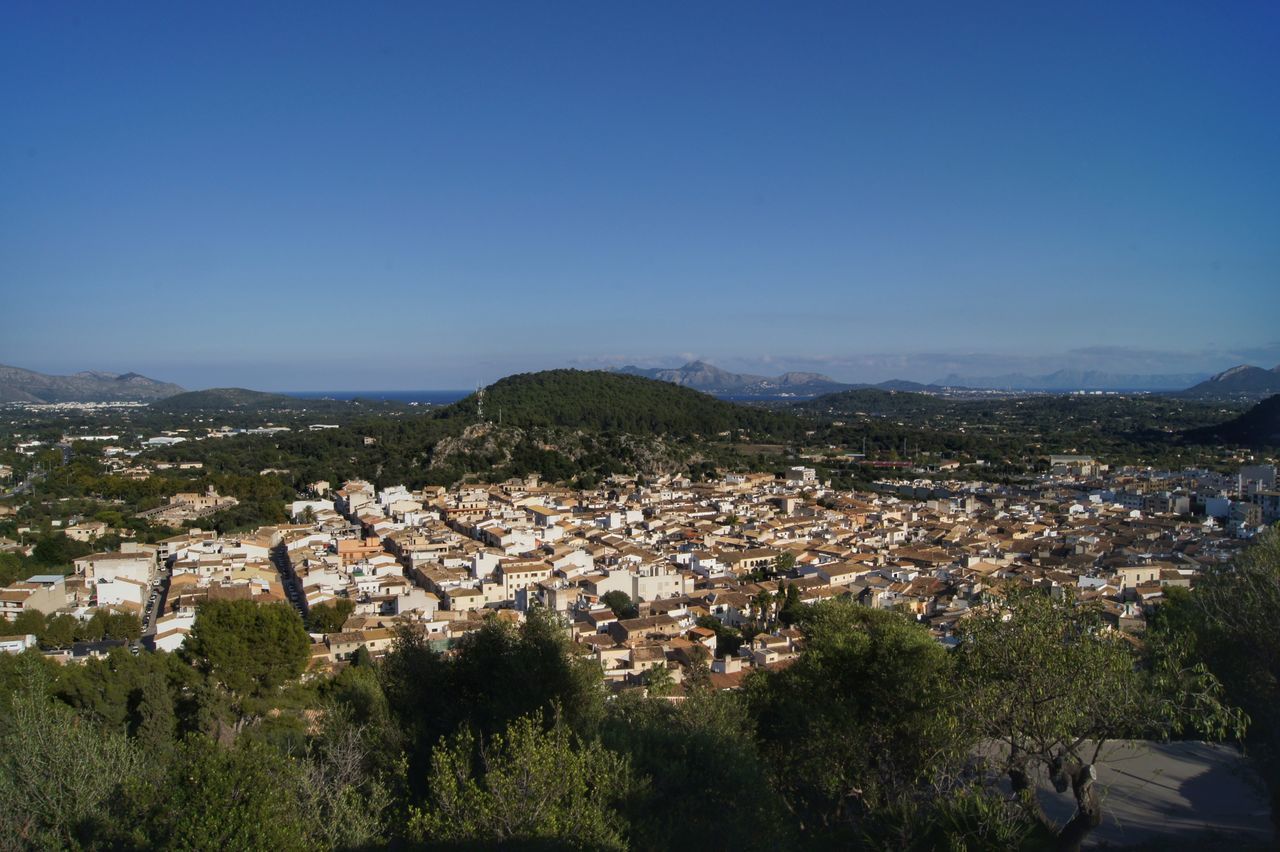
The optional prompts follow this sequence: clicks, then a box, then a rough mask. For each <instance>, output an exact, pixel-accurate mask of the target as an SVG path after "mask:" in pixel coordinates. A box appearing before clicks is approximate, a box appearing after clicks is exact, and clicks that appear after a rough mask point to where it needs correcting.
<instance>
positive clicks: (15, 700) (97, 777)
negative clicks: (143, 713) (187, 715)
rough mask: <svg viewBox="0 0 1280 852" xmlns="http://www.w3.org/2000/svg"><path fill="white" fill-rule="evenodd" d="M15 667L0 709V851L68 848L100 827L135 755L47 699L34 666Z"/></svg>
mask: <svg viewBox="0 0 1280 852" xmlns="http://www.w3.org/2000/svg"><path fill="white" fill-rule="evenodd" d="M23 667H24V671H23V672H22V676H23V685H22V686H21V687H20V688H19V690H18V691H17V692H15V693H14V694H13V695H12V697H11V698H10V699H8V700H6V701H5V702H4V704H3V708H2V709H0V850H7V849H43V848H49V849H60V848H76V847H79V846H80V845H81V844H83V843H85V842H87V841H89V840H91V839H92V838H94V837H95V836H97V835H98V834H100V833H101V832H103V831H104V830H105V827H106V825H107V805H108V803H109V802H110V800H111V799H112V797H113V796H115V795H116V793H117V792H118V791H119V789H120V786H121V784H122V783H125V782H127V781H128V780H129V779H131V778H133V777H135V776H137V775H138V774H139V773H140V772H141V769H142V766H143V762H142V757H141V755H140V754H139V753H138V751H137V750H136V749H135V748H134V747H133V745H132V744H131V743H130V742H129V741H128V740H126V739H125V737H124V736H123V735H121V734H118V733H113V732H109V731H103V730H101V729H98V728H96V727H94V726H92V725H88V724H86V723H85V722H84V721H83V720H82V719H79V718H77V717H76V714H75V713H74V712H73V711H72V710H71V709H70V708H69V707H67V706H66V705H65V704H62V703H61V702H58V701H55V700H53V699H51V698H50V697H49V694H48V672H47V671H45V670H44V669H43V667H42V666H41V665H40V664H39V661H37V660H27V661H23Z"/></svg>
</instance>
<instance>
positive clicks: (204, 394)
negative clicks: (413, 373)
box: [151, 388, 405, 415]
mask: <svg viewBox="0 0 1280 852" xmlns="http://www.w3.org/2000/svg"><path fill="white" fill-rule="evenodd" d="M404 408H405V406H404V405H403V404H401V403H397V402H383V401H380V400H359V399H355V400H342V399H301V398H299V397H293V396H286V395H285V394H281V393H266V392H264V391H255V390H248V389H247V388H209V389H208V390H201V391H188V392H187V393H180V394H178V395H176V396H171V397H169V398H168V399H163V400H160V401H159V402H154V403H152V404H151V410H152V411H157V412H161V413H167V414H190V413H193V412H197V411H198V412H228V411H235V412H253V413H267V412H277V411H279V412H310V413H312V414H347V415H355V414H362V413H368V412H369V411H370V410H373V411H388V410H393V409H404Z"/></svg>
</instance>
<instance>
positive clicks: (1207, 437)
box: [1186, 394, 1280, 447]
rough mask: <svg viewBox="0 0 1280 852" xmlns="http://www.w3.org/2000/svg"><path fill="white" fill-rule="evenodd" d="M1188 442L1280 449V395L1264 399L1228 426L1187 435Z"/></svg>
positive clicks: (1209, 427)
mask: <svg viewBox="0 0 1280 852" xmlns="http://www.w3.org/2000/svg"><path fill="white" fill-rule="evenodd" d="M1186 439H1187V440H1188V441H1189V442H1191V443H1193V444H1216V443H1226V444H1238V445H1240V446H1245V447H1280V394H1276V395H1275V396H1272V397H1268V398H1267V399H1264V400H1263V401H1262V402H1260V403H1258V404H1257V405H1255V406H1254V407H1253V408H1250V409H1249V410H1248V411H1246V412H1245V413H1244V414H1241V415H1240V416H1239V417H1236V418H1235V419H1233V420H1228V421H1227V422H1226V423H1219V424H1218V425H1216V426H1206V427H1204V428H1201V429H1192V430H1190V431H1188V432H1187V433H1186Z"/></svg>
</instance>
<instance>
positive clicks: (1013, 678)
mask: <svg viewBox="0 0 1280 852" xmlns="http://www.w3.org/2000/svg"><path fill="white" fill-rule="evenodd" d="M957 668H958V675H959V682H960V684H962V687H963V690H964V695H965V700H966V702H967V704H968V706H969V709H970V712H971V714H972V717H973V718H974V719H975V720H977V723H978V725H979V728H980V731H981V733H982V734H984V735H985V737H986V738H987V739H988V740H989V741H990V742H991V744H992V746H993V751H995V752H996V753H997V754H998V755H999V757H998V761H999V764H1000V768H1001V769H1002V771H1003V772H1004V773H1005V774H1006V775H1007V776H1008V778H1009V782H1010V784H1011V786H1012V787H1013V790H1014V791H1015V793H1016V794H1018V796H1019V797H1020V798H1021V799H1022V800H1023V801H1024V802H1025V803H1026V805H1027V806H1028V807H1029V808H1031V810H1032V812H1033V813H1034V815H1035V816H1036V817H1037V818H1038V819H1040V820H1041V821H1042V822H1043V823H1044V824H1045V826H1046V827H1047V828H1050V829H1051V830H1054V831H1055V833H1056V835H1057V845H1058V847H1059V848H1061V849H1078V848H1079V847H1080V844H1081V843H1082V842H1083V840H1084V839H1085V837H1087V836H1088V834H1089V832H1090V831H1092V830H1093V829H1094V828H1095V827H1097V826H1098V824H1099V823H1100V822H1101V821H1102V801H1101V798H1100V796H1099V794H1098V790H1097V787H1096V785H1095V781H1096V780H1097V770H1096V768H1095V765H1096V764H1097V763H1098V761H1099V760H1100V759H1101V758H1102V756H1103V755H1104V746H1105V745H1106V743H1107V742H1108V741H1109V740H1114V739H1117V738H1121V737H1126V738H1127V737H1164V736H1168V735H1169V734H1172V733H1177V732H1179V731H1181V730H1182V729H1183V728H1184V726H1194V727H1195V728H1196V729H1197V730H1199V731H1200V732H1202V733H1205V734H1207V735H1210V736H1217V737H1224V736H1228V735H1239V734H1241V733H1242V732H1243V727H1244V724H1245V719H1244V716H1243V714H1241V713H1239V712H1238V711H1235V710H1232V709H1230V708H1228V707H1226V706H1225V705H1224V704H1223V703H1222V702H1221V700H1220V698H1221V688H1220V686H1219V685H1218V682H1217V681H1216V679H1214V678H1213V676H1212V675H1210V674H1209V673H1208V672H1207V671H1206V670H1205V669H1204V668H1203V667H1185V666H1183V665H1182V664H1181V661H1180V660H1179V659H1177V658H1174V657H1166V658H1164V659H1160V660H1154V661H1153V660H1145V661H1144V660H1143V659H1142V657H1141V656H1140V654H1139V652H1138V651H1137V650H1136V648H1135V646H1134V644H1133V643H1132V642H1131V641H1130V640H1129V639H1128V638H1127V637H1126V636H1124V635H1123V634H1121V633H1119V632H1118V631H1115V630H1111V629H1110V628H1109V627H1108V626H1107V625H1106V623H1105V622H1104V620H1103V619H1102V613H1101V610H1100V608H1099V607H1098V606H1096V605H1092V604H1089V603H1082V602H1079V601H1077V600H1076V599H1075V598H1074V596H1073V595H1072V594H1070V593H1069V592H1066V593H1062V594H1050V593H1049V592H1048V591H1046V590H1041V589H1029V588H1010V589H1008V590H1006V593H1005V595H1004V596H1003V597H1002V598H997V599H996V600H995V601H994V602H992V603H991V604H990V605H988V606H987V607H986V608H985V609H984V610H982V611H980V612H978V613H976V614H975V615H974V616H973V617H971V618H969V619H967V620H966V622H965V623H964V629H963V636H962V640H961V643H960V645H959V647H958V648H957ZM1040 772H1043V773H1045V774H1046V775H1047V776H1048V777H1049V778H1050V780H1051V781H1052V782H1053V784H1054V786H1055V788H1056V789H1057V790H1058V791H1059V792H1066V791H1067V789H1070V790H1071V791H1072V793H1073V794H1074V796H1075V800H1076V812H1075V815H1074V816H1073V817H1072V819H1071V820H1069V821H1068V822H1067V823H1066V824H1065V825H1064V826H1062V827H1061V828H1058V827H1056V826H1054V825H1053V823H1052V822H1051V821H1050V820H1049V819H1048V818H1047V816H1046V815H1045V814H1044V813H1043V811H1041V809H1040V807H1039V805H1038V803H1037V801H1036V797H1035V788H1036V778H1037V775H1038V773H1040Z"/></svg>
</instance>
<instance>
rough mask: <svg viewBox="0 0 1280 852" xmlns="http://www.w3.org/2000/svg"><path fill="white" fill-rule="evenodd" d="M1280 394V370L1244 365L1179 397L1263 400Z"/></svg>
mask: <svg viewBox="0 0 1280 852" xmlns="http://www.w3.org/2000/svg"><path fill="white" fill-rule="evenodd" d="M1278 393H1280V366H1277V367H1273V368H1272V369H1270V370H1264V369H1263V368H1262V367H1254V366H1251V365H1249V364H1241V365H1240V366H1238V367H1232V368H1231V369H1230V370H1224V371H1223V372H1221V373H1218V375H1216V376H1211V377H1210V378H1208V379H1206V380H1205V381H1203V382H1200V383H1199V384H1197V385H1195V386H1194V387H1189V388H1187V389H1186V390H1184V391H1182V392H1181V393H1179V394H1177V396H1179V397H1182V398H1185V399H1200V400H1240V399H1263V398H1264V397H1268V396H1271V395H1273V394H1278Z"/></svg>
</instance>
